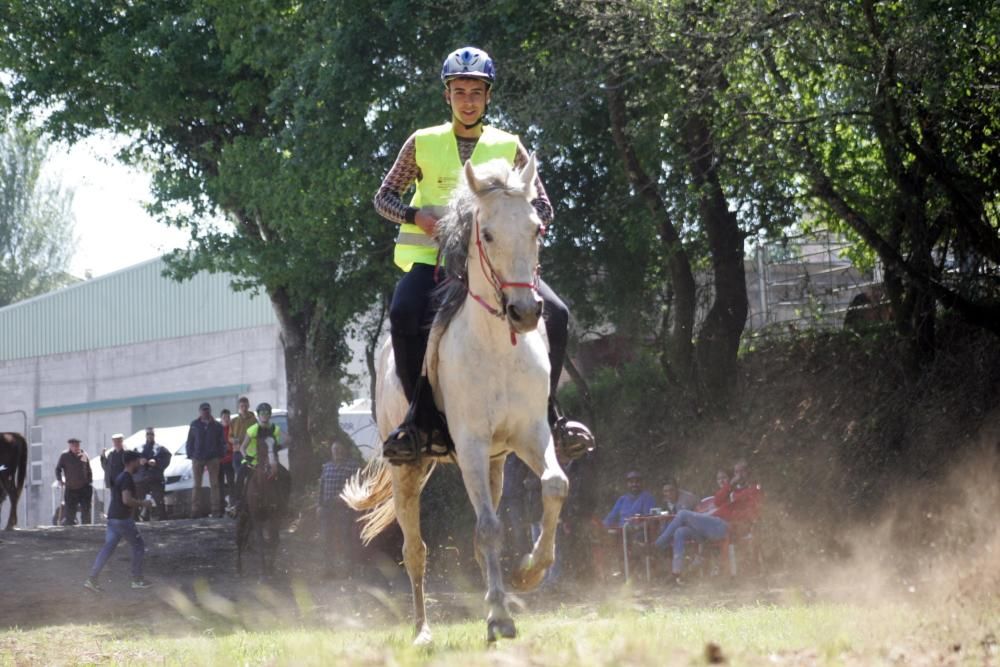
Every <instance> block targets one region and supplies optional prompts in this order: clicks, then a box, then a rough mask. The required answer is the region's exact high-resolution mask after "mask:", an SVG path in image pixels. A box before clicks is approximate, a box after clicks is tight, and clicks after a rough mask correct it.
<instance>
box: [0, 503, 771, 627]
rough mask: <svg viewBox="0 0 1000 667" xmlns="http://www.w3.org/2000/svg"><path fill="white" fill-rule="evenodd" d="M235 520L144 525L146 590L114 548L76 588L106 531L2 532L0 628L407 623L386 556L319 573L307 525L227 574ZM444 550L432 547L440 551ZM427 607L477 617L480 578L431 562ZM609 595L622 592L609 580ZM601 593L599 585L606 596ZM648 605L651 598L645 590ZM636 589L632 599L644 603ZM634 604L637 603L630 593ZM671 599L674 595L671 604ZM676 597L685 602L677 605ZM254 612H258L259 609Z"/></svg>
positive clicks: (749, 594)
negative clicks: (340, 572)
mask: <svg viewBox="0 0 1000 667" xmlns="http://www.w3.org/2000/svg"><path fill="white" fill-rule="evenodd" d="M234 531H235V525H234V522H233V521H232V520H230V519H198V520H183V519H182V520H171V521H165V522H154V523H142V524H140V532H141V533H142V535H143V538H144V540H145V542H146V560H145V574H146V577H147V578H148V579H149V580H150V581H151V582H152V583H153V584H154V588H152V589H150V590H138V591H137V590H132V589H131V588H129V580H130V569H129V558H130V549H129V547H128V545H127V544H124V543H122V544H120V545H119V546H118V549H117V550H116V551H115V553H114V555H113V556H112V558H111V560H110V561H108V564H107V566H106V567H105V569H104V571H103V572H102V573H101V581H100V583H101V585H102V586H103V587H104V593H103V594H101V595H97V594H95V593H92V592H90V591H88V590H86V589H84V588H83V585H82V584H83V581H84V579H85V578H86V576H87V573H88V570H89V568H90V566H91V564H92V563H93V561H94V557H95V556H96V555H97V552H98V550H99V549H100V547H101V545H102V544H103V541H104V526H102V525H95V526H74V527H69V528H62V527H59V528H55V527H50V528H39V529H31V530H18V531H15V532H13V533H0V568H2V571H3V577H2V581H3V587H4V598H5V599H6V600H8V601H12V600H13V601H16V603H14V604H4V605H0V627H20V628H34V627H41V626H51V625H59V624H69V623H80V624H86V623H96V622H117V621H121V622H124V623H125V624H126V625H128V626H131V627H135V626H136V625H140V626H143V627H146V628H149V629H150V630H152V631H156V632H167V633H172V632H175V631H176V632H182V631H184V632H189V631H190V630H191V629H192V626H193V627H194V628H196V629H199V630H208V629H211V628H214V629H216V630H218V629H221V628H222V627H224V626H234V625H243V626H247V625H255V624H256V623H258V622H268V623H270V622H274V621H279V622H284V623H294V624H297V625H302V624H306V625H308V624H310V623H324V622H329V621H331V620H335V621H337V622H339V623H345V622H346V623H348V624H351V623H358V624H361V625H364V626H370V625H372V624H385V623H395V622H399V621H406V622H408V620H409V615H410V609H409V605H410V600H409V580H408V579H407V578H406V574H405V572H404V570H403V569H402V568H401V567H399V566H398V565H397V564H396V563H395V562H394V561H393V560H392V559H391V558H389V557H387V556H385V555H383V554H382V553H380V552H378V551H376V550H368V551H366V553H365V557H364V559H363V560H364V563H363V565H362V567H361V568H359V571H358V573H357V574H358V578H357V579H356V580H347V579H331V578H327V577H324V576H323V570H324V565H325V564H326V562H327V560H328V559H329V558H330V556H331V555H330V554H328V553H326V552H324V551H323V550H322V549H320V545H319V543H318V541H317V540H316V538H315V537H312V531H310V530H308V529H304V530H299V531H294V532H287V531H286V532H284V533H283V534H282V544H281V551H280V555H279V570H280V571H279V572H278V573H277V574H276V575H275V576H273V577H272V578H270V579H268V580H267V581H266V582H264V584H263V585H261V584H260V583H258V577H257V575H258V572H259V571H258V562H257V556H256V554H254V553H251V554H250V555H249V557H248V559H249V560H248V561H247V567H246V569H247V576H245V577H243V578H240V577H238V576H237V575H236V568H235V557H236V552H235V546H234V543H233V535H234ZM440 557H441V554H438V558H440ZM430 565H431V572H430V573H429V581H428V590H429V593H430V595H431V598H432V599H431V600H430V601H429V612H430V614H431V616H432V617H433V618H434V619H435V620H436V621H438V622H440V621H442V620H456V619H465V620H468V619H471V618H476V617H477V616H480V615H481V614H482V612H483V609H482V595H483V589H482V583H481V581H480V580H479V578H478V576H476V575H475V573H473V574H472V575H470V574H469V573H467V572H462V571H461V569H460V568H453V569H450V570H448V572H449V573H448V574H442V572H441V569H442V568H441V565H442V563H441V562H440V560H439V561H438V562H436V563H431V564H430ZM612 589H614V591H615V593H616V594H620V593H621V590H620V587H616V586H612ZM605 592H608V591H605ZM646 593H649V594H650V596H651V597H650V599H649V600H648V601H649V602H652V601H653V600H654V599H655V598H656V596H658V595H660V594H659V593H655V592H653V591H646ZM686 593H688V594H691V593H694V596H693V597H691V596H690V595H685V596H684V597H685V598H686V602H687V603H688V604H692V603H694V604H697V601H698V599H699V598H702V597H705V595H708V597H709V598H710V600H711V604H712V605H713V606H718V605H726V604H727V603H733V604H739V603H746V602H753V601H755V600H756V601H759V600H762V599H777V598H778V597H780V592H779V591H777V590H774V589H772V590H770V591H764V590H760V589H756V590H749V589H743V590H739V591H732V590H730V591H728V592H727V593H722V592H721V591H719V590H718V589H715V590H710V591H703V592H701V593H698V592H697V591H687V592H686ZM602 595H603V593H602V592H601V591H599V590H596V589H588V590H576V591H574V592H571V591H566V590H563V591H562V592H560V593H558V594H554V593H553V592H551V591H548V592H538V593H534V594H530V595H527V596H524V597H523V598H522V600H523V602H524V603H526V604H528V605H529V606H530V607H531V608H533V609H536V610H541V609H545V608H551V607H553V606H557V607H558V606H561V605H571V606H575V605H578V604H579V605H589V604H593V603H594V602H596V601H598V599H599V598H601V597H602ZM643 597H644V595H643V594H642V593H640V594H639V598H643ZM635 602H636V603H639V604H641V603H642V601H641V600H640V599H635ZM678 602H680V600H678ZM682 604H683V603H682ZM262 613H263V616H262Z"/></svg>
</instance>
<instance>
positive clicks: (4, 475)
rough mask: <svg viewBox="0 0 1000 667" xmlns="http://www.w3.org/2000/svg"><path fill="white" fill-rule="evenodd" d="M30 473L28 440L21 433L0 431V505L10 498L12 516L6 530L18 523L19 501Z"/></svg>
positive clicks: (8, 518)
mask: <svg viewBox="0 0 1000 667" xmlns="http://www.w3.org/2000/svg"><path fill="white" fill-rule="evenodd" d="M27 474H28V442H27V441H26V440H25V439H24V436H23V435H21V434H20V433H11V432H7V433H0V507H2V506H3V500H4V498H10V516H9V517H7V527H6V528H5V529H4V530H14V526H16V525H17V501H18V500H19V499H20V498H21V491H22V490H23V489H24V478H25V476H26V475H27Z"/></svg>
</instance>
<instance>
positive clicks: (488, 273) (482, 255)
mask: <svg viewBox="0 0 1000 667" xmlns="http://www.w3.org/2000/svg"><path fill="white" fill-rule="evenodd" d="M542 233H543V234H544V233H545V227H544V226H543V227H542ZM476 248H477V249H478V250H479V268H480V270H481V271H482V272H483V275H484V276H485V277H486V280H487V282H489V284H490V285H492V286H493V290H494V291H495V292H496V297H497V300H498V301H499V302H500V309H497V308H494V307H493V306H492V305H490V303H489V302H487V301H486V299H484V298H483V297H481V296H479V295H478V294H476V293H475V292H473V291H472V287H471V286H469V285H468V284H467V285H466V291H468V293H469V296H471V297H472V298H473V299H474V300H475V301H476V303H478V304H479V305H480V306H482V307H483V308H485V309H486V312H488V313H489V314H490V315H493V316H494V317H497V318H499V319H501V320H504V319H506V318H507V316H506V314H505V312H504V311H506V309H507V296H506V295H505V294H504V292H503V291H504V289H506V288H508V287H526V288H528V289H530V290H532V291H533V292H535V293H536V294H537V293H538V268H539V267H537V266H536V267H535V275H534V276H533V277H532V279H531V282H530V283H528V282H504V281H503V280H501V279H500V276H498V275H497V272H496V269H494V268H493V263H492V262H491V261H490V256H489V255H488V254H486V249H485V248H483V239H482V236H480V234H479V211H476ZM510 344H511V345H517V333H516V332H515V331H514V327H510Z"/></svg>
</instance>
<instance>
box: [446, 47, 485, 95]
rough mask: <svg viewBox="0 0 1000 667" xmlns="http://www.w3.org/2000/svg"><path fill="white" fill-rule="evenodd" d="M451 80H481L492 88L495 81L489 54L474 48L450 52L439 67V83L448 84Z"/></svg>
mask: <svg viewBox="0 0 1000 667" xmlns="http://www.w3.org/2000/svg"><path fill="white" fill-rule="evenodd" d="M452 79H482V80H483V81H485V82H486V83H487V85H490V86H492V85H493V82H494V81H495V80H496V70H495V69H493V59H492V58H490V54H488V53H486V52H485V51H483V50H482V49H477V48H476V47H474V46H465V47H462V48H461V49H458V50H457V51H452V52H451V53H449V54H448V57H447V58H445V59H444V65H442V66H441V81H442V82H444V83H448V82H449V81H451V80H452Z"/></svg>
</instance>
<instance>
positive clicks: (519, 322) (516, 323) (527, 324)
mask: <svg viewBox="0 0 1000 667" xmlns="http://www.w3.org/2000/svg"><path fill="white" fill-rule="evenodd" d="M543 306H544V302H543V301H542V299H541V298H540V297H539V296H538V295H537V294H535V293H534V292H532V293H531V297H530V298H527V299H518V300H511V301H508V302H507V304H506V305H505V307H504V315H506V316H507V323H508V324H510V328H511V330H512V331H514V332H515V333H519V334H524V333H528V332H530V331H534V330H535V329H537V328H538V320H539V318H541V316H542V308H543Z"/></svg>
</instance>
